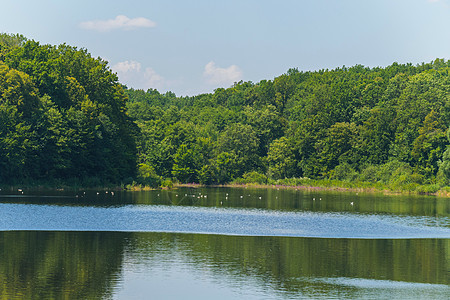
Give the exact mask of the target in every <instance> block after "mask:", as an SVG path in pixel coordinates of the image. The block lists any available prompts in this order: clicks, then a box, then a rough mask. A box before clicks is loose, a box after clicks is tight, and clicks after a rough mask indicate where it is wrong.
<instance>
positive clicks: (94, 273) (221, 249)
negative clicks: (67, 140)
mask: <svg viewBox="0 0 450 300" xmlns="http://www.w3.org/2000/svg"><path fill="white" fill-rule="evenodd" d="M449 210H450V200H448V199H439V198H435V197H403V196H382V195H356V194H337V193H329V192H328V193H326V192H321V191H317V192H302V191H295V190H289V191H287V190H276V189H274V190H254V189H226V188H221V189H219V188H218V189H179V190H176V191H152V192H121V193H117V192H116V193H115V194H114V195H112V194H111V193H110V192H108V193H106V192H104V191H103V192H98V194H97V192H96V191H90V192H89V191H88V192H86V193H84V192H79V193H78V194H76V193H64V192H58V193H53V194H48V193H46V194H40V193H34V192H30V191H24V194H22V193H19V192H16V193H7V192H4V191H2V192H0V280H1V281H0V282H1V283H2V285H0V295H1V297H0V298H5V299H22V298H45V299H51V298H56V299H59V298H75V299H149V298H155V299H211V298H216V299H243V298H245V299H298V298H326V299H330V298H331V299H333V298H335V299H387V298H394V299H405V298H416V299H448V295H449V294H450V211H449Z"/></svg>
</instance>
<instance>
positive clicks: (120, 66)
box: [112, 60, 141, 73]
mask: <svg viewBox="0 0 450 300" xmlns="http://www.w3.org/2000/svg"><path fill="white" fill-rule="evenodd" d="M112 69H113V70H114V71H115V72H117V73H127V72H131V71H137V72H139V71H140V70H141V64H140V63H139V62H137V61H133V60H132V61H128V60H126V61H122V62H119V63H117V64H115V65H114V66H112Z"/></svg>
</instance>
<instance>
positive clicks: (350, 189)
mask: <svg viewBox="0 0 450 300" xmlns="http://www.w3.org/2000/svg"><path fill="white" fill-rule="evenodd" d="M208 187H227V188H255V189H288V190H302V191H331V192H339V193H367V194H378V193H379V194H383V195H414V196H435V197H445V198H449V197H450V192H448V191H443V190H439V191H437V192H433V193H431V192H430V193H418V192H414V191H395V190H389V189H387V188H386V189H377V188H375V187H339V186H307V185H285V184H259V183H231V184H222V185H202V184H199V183H177V184H174V186H173V188H208Z"/></svg>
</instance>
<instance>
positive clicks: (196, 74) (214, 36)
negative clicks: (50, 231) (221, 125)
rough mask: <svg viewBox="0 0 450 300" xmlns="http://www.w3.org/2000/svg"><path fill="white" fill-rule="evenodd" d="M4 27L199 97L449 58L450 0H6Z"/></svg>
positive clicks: (133, 83) (138, 82)
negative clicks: (293, 77)
mask: <svg viewBox="0 0 450 300" xmlns="http://www.w3.org/2000/svg"><path fill="white" fill-rule="evenodd" d="M0 32H3V33H19V34H23V35H24V36H25V37H27V38H28V39H32V40H36V41H39V42H40V43H41V44H52V45H59V44H62V43H66V44H69V45H71V46H75V47H78V48H85V49H87V50H88V52H89V53H91V54H92V56H94V57H101V58H103V59H105V60H107V61H108V63H109V66H110V68H111V69H112V70H113V71H114V72H115V73H117V75H118V77H119V80H120V82H121V83H123V84H125V85H127V86H128V87H129V88H135V89H144V90H147V89H150V88H151V89H157V90H158V91H160V92H161V93H164V92H167V91H171V92H174V93H175V94H176V95H177V96H193V95H198V94H201V93H210V92H213V91H214V90H215V89H216V88H219V87H224V88H227V87H230V86H232V85H233V83H234V82H238V81H240V80H243V81H252V82H254V83H257V82H259V81H260V80H264V79H266V80H271V79H273V78H275V77H277V76H279V75H281V74H284V73H286V72H287V71H288V70H289V69H290V68H297V69H298V70H299V71H315V70H321V69H335V68H338V67H342V66H347V67H350V66H354V65H357V64H360V65H364V66H368V67H386V66H388V65H391V64H392V63H394V62H398V63H412V64H419V63H422V62H430V61H432V60H434V59H436V58H444V59H446V60H447V59H449V58H450V0H220V1H219V0H217V1H213V0H198V1H195V0H184V1H181V0H164V1H163V0H156V1H152V0H145V1H144V0H127V1H118V0H89V1H86V0H77V1H63V0H40V1H35V0H0Z"/></svg>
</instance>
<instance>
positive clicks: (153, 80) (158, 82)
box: [144, 68, 165, 89]
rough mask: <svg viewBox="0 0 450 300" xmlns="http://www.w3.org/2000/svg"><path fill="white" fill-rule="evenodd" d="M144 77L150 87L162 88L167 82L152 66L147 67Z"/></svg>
mask: <svg viewBox="0 0 450 300" xmlns="http://www.w3.org/2000/svg"><path fill="white" fill-rule="evenodd" d="M144 79H145V82H146V84H147V85H148V86H149V87H156V88H157V89H161V88H162V87H163V86H164V84H165V80H164V77H162V76H161V75H159V74H158V73H156V72H155V70H153V69H152V68H146V69H145V72H144Z"/></svg>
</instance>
